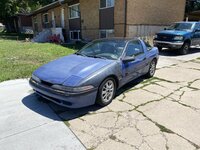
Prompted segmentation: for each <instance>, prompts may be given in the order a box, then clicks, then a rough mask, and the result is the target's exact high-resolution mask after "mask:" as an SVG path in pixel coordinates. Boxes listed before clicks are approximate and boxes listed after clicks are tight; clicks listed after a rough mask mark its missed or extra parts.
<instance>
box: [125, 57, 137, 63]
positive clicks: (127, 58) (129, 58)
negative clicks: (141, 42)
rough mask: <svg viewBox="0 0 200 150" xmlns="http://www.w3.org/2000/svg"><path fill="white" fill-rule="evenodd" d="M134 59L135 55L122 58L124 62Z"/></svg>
mask: <svg viewBox="0 0 200 150" xmlns="http://www.w3.org/2000/svg"><path fill="white" fill-rule="evenodd" d="M134 60H135V56H126V57H124V58H123V59H122V61H123V62H124V63H128V62H131V61H134Z"/></svg>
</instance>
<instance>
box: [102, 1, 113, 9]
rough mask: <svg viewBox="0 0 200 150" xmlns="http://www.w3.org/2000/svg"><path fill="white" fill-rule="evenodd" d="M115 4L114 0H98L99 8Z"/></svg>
mask: <svg viewBox="0 0 200 150" xmlns="http://www.w3.org/2000/svg"><path fill="white" fill-rule="evenodd" d="M114 6H115V0H100V8H101V9H102V8H109V7H114Z"/></svg>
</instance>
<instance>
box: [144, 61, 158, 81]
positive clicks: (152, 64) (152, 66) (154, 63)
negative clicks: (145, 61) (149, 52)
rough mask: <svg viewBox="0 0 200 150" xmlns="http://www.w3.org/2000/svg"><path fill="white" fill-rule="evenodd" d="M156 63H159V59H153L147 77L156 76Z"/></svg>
mask: <svg viewBox="0 0 200 150" xmlns="http://www.w3.org/2000/svg"><path fill="white" fill-rule="evenodd" d="M156 65H157V61H156V59H153V60H152V61H151V63H150V66H149V71H148V73H147V74H146V76H147V78H152V77H153V76H154V74H155V72H156Z"/></svg>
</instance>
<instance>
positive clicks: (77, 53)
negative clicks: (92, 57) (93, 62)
mask: <svg viewBox="0 0 200 150" xmlns="http://www.w3.org/2000/svg"><path fill="white" fill-rule="evenodd" d="M74 54H76V55H80V56H84V57H87V56H86V55H85V54H82V53H79V52H76V53H74Z"/></svg>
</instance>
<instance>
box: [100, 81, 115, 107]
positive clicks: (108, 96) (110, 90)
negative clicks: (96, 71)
mask: <svg viewBox="0 0 200 150" xmlns="http://www.w3.org/2000/svg"><path fill="white" fill-rule="evenodd" d="M115 91H116V82H115V80H114V79H113V78H108V79H106V80H104V81H103V82H102V84H101V86H100V87H99V92H98V97H97V103H98V104H99V105H101V106H106V105H108V104H110V103H111V102H112V100H113V98H114V96H115Z"/></svg>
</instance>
